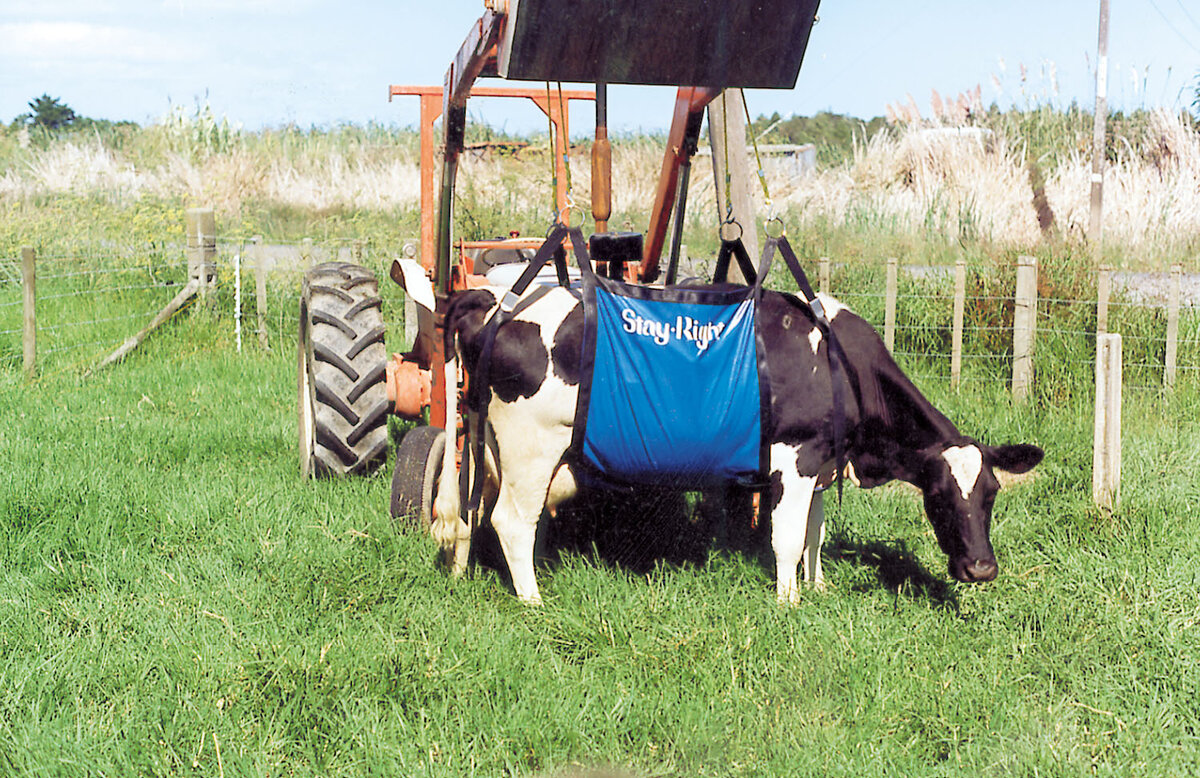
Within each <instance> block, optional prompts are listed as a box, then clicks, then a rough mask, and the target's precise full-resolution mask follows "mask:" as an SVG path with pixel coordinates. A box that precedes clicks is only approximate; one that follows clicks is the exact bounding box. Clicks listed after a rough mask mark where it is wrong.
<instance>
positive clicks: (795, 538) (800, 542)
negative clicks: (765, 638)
mask: <svg viewBox="0 0 1200 778" xmlns="http://www.w3.org/2000/svg"><path fill="white" fill-rule="evenodd" d="M796 457H797V451H796V449H795V448H794V447H792V446H787V445H783V444H780V443H776V444H774V445H772V446H771V481H772V483H773V486H772V494H771V500H772V503H773V505H774V507H773V508H772V510H771V548H772V550H773V551H774V552H775V595H776V597H777V598H778V599H779V601H780V602H781V603H791V604H795V603H797V602H799V600H800V590H799V585H798V583H797V581H796V568H797V567H798V566H799V565H800V562H801V560H803V561H804V580H805V581H807V582H809V583H811V584H813V585H815V586H818V587H820V586H821V585H822V584H823V580H822V577H821V541H822V539H823V537H822V536H823V534H824V526H825V514H824V511H823V510H822V508H821V506H820V500H819V498H818V499H817V500H816V501H815V502H816V505H814V499H813V497H814V489H815V488H816V485H817V479H816V477H815V476H802V475H800V473H799V472H798V471H797V469H796ZM810 509H813V510H811V511H810Z"/></svg>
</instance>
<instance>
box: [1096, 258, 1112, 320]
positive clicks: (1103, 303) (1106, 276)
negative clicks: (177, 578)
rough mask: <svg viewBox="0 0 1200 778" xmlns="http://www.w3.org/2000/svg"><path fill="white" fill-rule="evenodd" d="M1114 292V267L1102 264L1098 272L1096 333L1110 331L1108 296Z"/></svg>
mask: <svg viewBox="0 0 1200 778" xmlns="http://www.w3.org/2000/svg"><path fill="white" fill-rule="evenodd" d="M1111 294H1112V268H1111V267H1109V266H1108V265H1101V266H1100V269H1099V270H1098V271H1097V273H1096V334H1097V335H1103V334H1104V333H1106V332H1108V298H1109V296H1110V295H1111Z"/></svg>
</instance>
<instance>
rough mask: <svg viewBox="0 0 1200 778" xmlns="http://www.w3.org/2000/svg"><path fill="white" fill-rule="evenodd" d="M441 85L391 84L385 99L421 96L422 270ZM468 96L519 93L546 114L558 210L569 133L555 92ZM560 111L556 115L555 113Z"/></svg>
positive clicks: (504, 90) (432, 246) (428, 240)
mask: <svg viewBox="0 0 1200 778" xmlns="http://www.w3.org/2000/svg"><path fill="white" fill-rule="evenodd" d="M443 92H444V89H443V88H442V87H440V86H407V85H396V84H392V85H391V86H389V87H388V102H391V101H392V98H394V97H419V98H421V128H420V130H421V264H422V265H423V266H424V267H425V270H426V271H432V270H433V265H434V257H435V256H436V253H437V234H436V233H435V222H436V219H437V207H436V204H437V191H436V189H435V188H434V187H435V183H434V176H433V172H434V164H435V158H436V156H437V153H436V149H435V148H434V143H435V141H434V133H433V125H434V122H436V121H437V120H438V118H439V117H441V115H442V95H443ZM470 95H471V97H520V98H525V99H528V100H531V101H533V103H534V105H536V106H537V107H538V109H540V110H541V111H542V113H544V114H546V115H547V116H548V117H550V120H551V121H552V122H553V123H554V126H555V136H556V138H555V150H554V156H555V167H556V169H557V170H558V189H557V190H556V191H555V193H554V196H555V202H556V203H557V204H558V207H559V210H561V209H562V208H564V207H566V202H567V182H566V164H565V159H564V157H563V154H562V153H561V150H562V149H566V148H567V138H569V137H570V135H569V127H568V121H567V120H568V115H567V114H566V113H563V112H560V111H559V103H558V92H557V90H553V91H552V92H551V93H550V96H549V97H547V94H546V90H545V89H532V88H528V87H490V86H476V87H472V88H471V93H470ZM562 99H563V101H564V102H565V103H568V104H569V103H570V101H572V100H595V99H596V94H595V92H590V91H587V90H582V89H564V90H563V92H562ZM560 113H562V115H561V116H560V115H559V114H560Z"/></svg>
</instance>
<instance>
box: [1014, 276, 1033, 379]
mask: <svg viewBox="0 0 1200 778" xmlns="http://www.w3.org/2000/svg"><path fill="white" fill-rule="evenodd" d="M1036 331H1037V259H1035V258H1034V257H1028V256H1022V257H1020V258H1019V259H1018V260H1017V296H1016V306H1015V309H1014V311H1013V377H1012V395H1013V399H1014V400H1017V401H1021V400H1024V399H1025V398H1026V397H1028V396H1029V391H1030V389H1031V388H1032V386H1033V346H1034V339H1035V335H1036Z"/></svg>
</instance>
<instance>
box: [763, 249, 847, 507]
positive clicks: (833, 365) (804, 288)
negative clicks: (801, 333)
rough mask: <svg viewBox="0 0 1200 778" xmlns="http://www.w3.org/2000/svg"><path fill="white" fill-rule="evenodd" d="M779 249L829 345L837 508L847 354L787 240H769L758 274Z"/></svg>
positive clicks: (842, 457)
mask: <svg viewBox="0 0 1200 778" xmlns="http://www.w3.org/2000/svg"><path fill="white" fill-rule="evenodd" d="M776 248H778V249H779V254H780V256H782V257H783V261H784V264H786V265H787V267H788V271H789V272H791V274H792V277H793V278H794V279H796V284H797V285H798V286H799V287H800V295H801V297H802V298H803V299H804V302H805V303H807V304H808V307H809V309H811V310H812V313H813V320H814V322H815V324H816V325H817V329H819V330H820V331H821V334H822V335H824V336H825V339H826V342H827V343H828V344H829V346H828V349H827V352H826V356H827V357H828V359H829V380H830V384H831V386H832V390H833V397H832V401H833V424H832V426H833V460H834V467H835V468H836V469H835V471H834V479H835V480H836V482H837V493H838V504H839V505H840V504H841V502H842V471H843V470H845V469H846V462H845V458H846V414H845V405H844V398H843V397H842V382H841V381H840V380H838V379H839V378H840V377H841V375H840V374H841V373H842V372H843V371H844V370H845V365H846V364H847V362H846V354H845V352H844V351H842V346H841V344H840V343H839V342H838V339H837V336H836V335H834V334H833V325H832V323H831V322H830V321H829V317H828V316H827V315H826V313H825V306H824V305H822V304H821V300H820V298H818V297H817V296H816V294H814V293H813V290H812V285H811V284H809V283H808V276H807V275H805V274H804V268H803V267H801V266H800V260H798V259H797V258H796V252H795V251H793V250H792V245H791V244H790V243H788V240H787V237H786V236H784V235H780V236H779V237H778V238H768V239H767V245H766V246H765V247H764V249H763V255H764V259H763V264H762V265H761V266H760V268H759V272H760V273H762V275H763V276H764V277H765V276H766V274H767V271H768V270H769V268H770V262H771V256H772V255H774V253H775V250H776Z"/></svg>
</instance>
